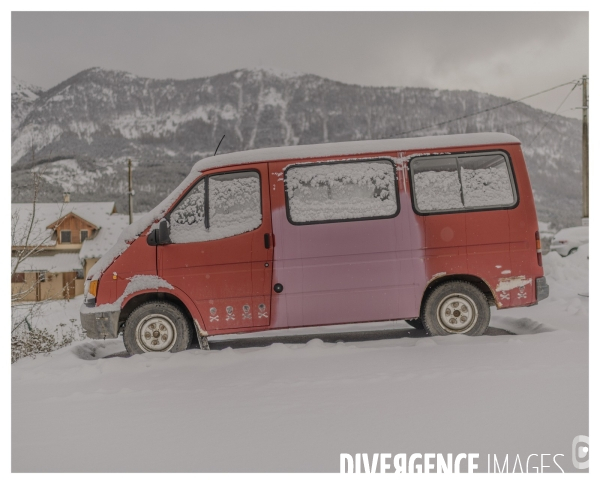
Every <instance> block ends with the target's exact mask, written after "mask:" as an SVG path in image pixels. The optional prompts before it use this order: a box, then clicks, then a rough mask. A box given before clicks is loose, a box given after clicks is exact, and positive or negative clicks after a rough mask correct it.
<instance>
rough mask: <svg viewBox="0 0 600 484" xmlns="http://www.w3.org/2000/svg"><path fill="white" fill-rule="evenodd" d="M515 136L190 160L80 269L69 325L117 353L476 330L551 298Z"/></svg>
mask: <svg viewBox="0 0 600 484" xmlns="http://www.w3.org/2000/svg"><path fill="white" fill-rule="evenodd" d="M543 276H544V271H543V268H542V258H541V248H540V239H539V234H538V224H537V218H536V212H535V205H534V200H533V195H532V191H531V185H530V183H529V176H528V174H527V168H526V166H525V160H524V159H523V153H522V151H521V146H520V142H519V140H517V139H516V138H514V137H512V136H510V135H506V134H501V133H479V134H467V135H451V136H435V137H423V138H413V139H390V140H379V141H355V142H346V143H329V144H322V145H312V146H292V147H282V148H267V149H260V150H252V151H245V152H239V153H230V154H224V155H219V156H214V157H210V158H206V159H203V160H201V161H199V162H198V163H197V164H196V165H195V167H194V168H193V169H192V172H191V173H190V175H189V176H188V177H187V178H186V179H185V180H184V181H183V182H182V183H181V185H180V186H179V187H178V188H177V189H176V190H175V191H174V192H173V193H172V194H171V195H170V196H169V197H167V199H166V200H164V201H163V202H162V203H161V204H160V205H159V206H158V207H156V208H155V209H154V210H153V211H152V212H151V213H149V214H148V215H147V217H145V218H144V219H141V220H138V221H137V222H135V223H134V224H133V225H131V226H129V227H128V228H127V229H126V230H125V231H124V232H123V234H122V235H121V238H120V240H119V242H118V243H117V244H116V245H115V246H114V247H113V248H112V249H111V250H110V251H109V252H108V253H107V254H106V255H105V256H104V257H103V258H102V259H101V260H100V261H99V262H98V263H97V264H96V265H95V266H94V267H93V268H92V270H91V271H90V274H89V275H88V278H87V281H86V289H85V302H84V304H83V305H82V307H81V321H82V325H83V327H84V328H85V330H86V331H87V335H88V336H89V337H91V338H116V337H118V335H119V334H121V333H122V334H123V338H124V342H125V346H126V348H127V350H128V351H129V352H130V353H142V352H149V351H172V352H175V351H181V350H184V349H186V348H188V347H189V345H190V343H191V341H192V339H193V334H194V331H195V332H196V334H197V337H198V339H199V341H200V342H201V343H202V347H204V348H207V347H208V344H207V339H206V336H211V335H219V334H228V333H250V332H253V331H264V330H267V329H280V328H294V327H303V326H321V325H332V324H342V323H359V322H367V321H384V320H398V319H405V320H407V321H408V322H409V323H410V324H412V325H413V326H416V327H424V329H425V330H426V331H427V333H428V334H431V335H447V334H455V333H463V334H467V335H481V334H483V333H484V332H485V330H486V328H487V327H488V324H489V320H490V306H491V305H495V306H496V307H497V308H498V309H503V308H509V307H516V306H530V305H534V304H537V302H538V301H540V300H541V299H544V298H546V297H547V296H548V293H549V289H548V285H547V284H546V281H545V278H544V277H543Z"/></svg>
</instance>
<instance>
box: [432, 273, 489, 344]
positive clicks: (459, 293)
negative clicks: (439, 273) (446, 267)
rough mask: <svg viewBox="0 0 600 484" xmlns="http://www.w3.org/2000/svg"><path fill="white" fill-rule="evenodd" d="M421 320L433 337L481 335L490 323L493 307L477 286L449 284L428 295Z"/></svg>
mask: <svg viewBox="0 0 600 484" xmlns="http://www.w3.org/2000/svg"><path fill="white" fill-rule="evenodd" d="M421 320H422V321H423V327H424V328H425V330H426V331H427V333H428V334H430V335H432V336H444V335H448V334H467V335H469V336H480V335H482V334H483V333H485V331H486V329H487V328H488V325H489V324H490V307H489V305H488V302H487V298H486V297H485V295H484V294H483V293H482V292H481V291H480V290H479V289H477V288H476V287H475V286H474V285H473V284H470V283H468V282H464V281H453V282H447V283H445V284H441V285H440V286H438V287H436V288H435V289H434V290H433V291H432V292H431V293H430V294H429V295H428V296H427V299H426V300H425V303H424V304H423V308H422V312H421Z"/></svg>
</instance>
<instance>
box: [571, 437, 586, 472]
mask: <svg viewBox="0 0 600 484" xmlns="http://www.w3.org/2000/svg"><path fill="white" fill-rule="evenodd" d="M572 450H573V456H572V457H573V466H575V469H587V468H588V467H589V466H590V438H589V437H588V436H587V435H578V436H577V437H575V438H574V439H573V447H572Z"/></svg>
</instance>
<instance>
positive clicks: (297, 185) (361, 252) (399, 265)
mask: <svg viewBox="0 0 600 484" xmlns="http://www.w3.org/2000/svg"><path fill="white" fill-rule="evenodd" d="M269 171H270V177H271V203H272V206H273V233H274V235H275V254H274V272H273V283H274V284H276V285H277V284H278V285H279V286H278V287H276V288H275V289H276V290H275V294H273V299H272V305H273V311H274V317H275V320H274V323H273V325H274V327H295V326H312V325H327V324H336V323H348V322H361V321H376V320H386V319H396V318H399V317H401V316H402V315H403V314H402V311H407V312H408V313H411V312H413V311H414V293H413V286H412V285H411V280H410V276H411V272H412V271H411V269H412V260H411V259H410V250H407V251H406V253H405V254H408V255H406V258H403V257H402V256H401V255H400V253H401V251H399V248H400V247H401V246H402V244H405V247H406V249H410V247H409V246H410V234H409V233H408V230H404V231H402V227H401V224H400V217H399V215H398V214H399V211H400V206H399V193H398V183H397V179H396V170H395V166H394V163H393V162H392V161H391V160H389V159H379V160H355V161H353V162H335V161H334V162H325V163H298V164H291V163H290V162H277V163H270V164H269ZM277 291H280V292H277ZM402 308H404V309H402ZM407 308H408V309H407Z"/></svg>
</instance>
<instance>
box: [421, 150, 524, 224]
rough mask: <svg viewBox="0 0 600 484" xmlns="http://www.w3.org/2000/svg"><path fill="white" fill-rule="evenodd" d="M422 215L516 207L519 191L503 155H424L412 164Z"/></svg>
mask: <svg viewBox="0 0 600 484" xmlns="http://www.w3.org/2000/svg"><path fill="white" fill-rule="evenodd" d="M410 171H411V177H412V189H413V200H414V204H415V208H416V210H417V212H419V213H440V212H457V211H467V210H483V209H486V208H488V209H490V208H506V207H512V206H514V205H515V203H516V201H517V192H516V189H515V184H514V180H513V175H512V171H511V168H510V165H509V163H508V159H507V158H506V156H505V155H504V154H503V153H485V154H481V153H477V154H473V155H468V154H467V155H458V156H424V157H419V158H416V159H413V160H412V161H411V164H410Z"/></svg>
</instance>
